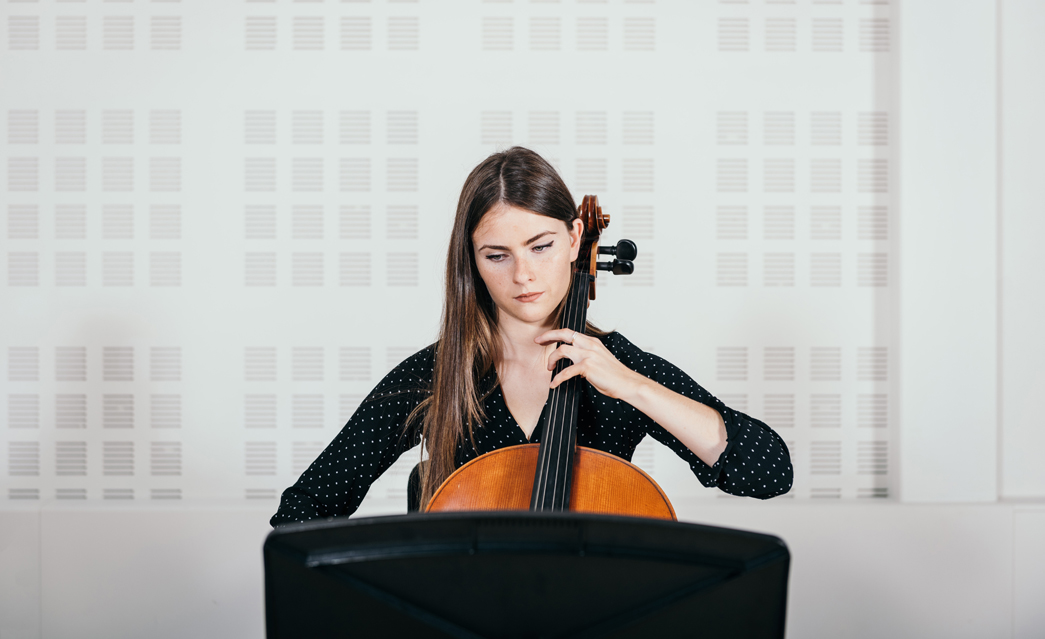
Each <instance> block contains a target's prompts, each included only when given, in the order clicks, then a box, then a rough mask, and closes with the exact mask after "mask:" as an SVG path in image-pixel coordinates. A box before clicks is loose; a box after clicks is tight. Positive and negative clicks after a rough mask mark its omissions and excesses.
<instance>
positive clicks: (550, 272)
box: [472, 204, 583, 327]
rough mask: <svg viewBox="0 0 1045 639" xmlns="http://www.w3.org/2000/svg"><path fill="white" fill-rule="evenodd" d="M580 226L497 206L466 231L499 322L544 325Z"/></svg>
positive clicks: (566, 274)
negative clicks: (513, 321) (514, 321)
mask: <svg viewBox="0 0 1045 639" xmlns="http://www.w3.org/2000/svg"><path fill="white" fill-rule="evenodd" d="M582 228H583V224H582V222H581V221H580V220H574V221H573V224H572V225H571V226H567V224H566V223H565V222H563V221H562V220H557V219H555V218H553V217H547V216H544V215H538V214H537V213H534V212H533V211H528V210H526V209H520V208H516V207H514V206H508V205H504V204H500V205H498V206H495V207H494V208H492V209H490V210H489V211H488V212H487V213H486V215H484V216H483V219H482V220H480V221H479V226H477V227H476V229H475V231H474V232H473V233H472V246H473V248H474V251H475V264H476V266H477V267H478V269H479V275H480V276H481V277H482V278H483V282H484V283H485V284H486V288H487V290H488V291H490V297H492V298H493V301H494V304H496V305H497V309H498V313H499V320H503V319H505V315H507V316H509V317H512V318H514V319H516V320H519V321H520V322H524V323H527V324H537V325H540V326H542V327H543V326H545V325H546V324H547V322H548V321H549V320H550V316H551V315H552V313H554V312H555V309H556V308H557V307H558V306H559V302H561V301H562V299H563V298H564V297H565V296H566V292H567V291H568V290H569V288H570V263H571V262H573V261H574V260H576V259H577V254H578V253H579V252H580V248H581V243H580V239H581V230H582Z"/></svg>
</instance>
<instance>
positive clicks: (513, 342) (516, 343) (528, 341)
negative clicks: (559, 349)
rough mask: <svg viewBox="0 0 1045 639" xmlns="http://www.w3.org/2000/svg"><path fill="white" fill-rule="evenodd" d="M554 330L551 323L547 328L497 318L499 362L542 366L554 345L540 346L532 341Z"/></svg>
mask: <svg viewBox="0 0 1045 639" xmlns="http://www.w3.org/2000/svg"><path fill="white" fill-rule="evenodd" d="M553 328H555V326H554V325H553V323H552V322H549V324H548V325H547V326H541V325H539V324H529V323H526V322H520V321H519V320H517V319H515V318H512V317H507V316H506V315H502V316H501V317H500V318H498V322H497V333H498V336H499V337H500V339H501V360H502V361H504V362H513V363H531V364H534V363H540V364H542V365H543V364H544V363H545V362H547V360H548V356H549V355H550V354H551V352H552V351H553V350H555V345H554V344H548V345H542V344H538V343H537V342H536V341H534V340H535V339H536V338H537V336H538V335H541V334H542V333H545V332H547V331H550V330H552V329H553Z"/></svg>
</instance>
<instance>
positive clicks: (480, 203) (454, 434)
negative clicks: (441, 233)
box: [414, 146, 577, 509]
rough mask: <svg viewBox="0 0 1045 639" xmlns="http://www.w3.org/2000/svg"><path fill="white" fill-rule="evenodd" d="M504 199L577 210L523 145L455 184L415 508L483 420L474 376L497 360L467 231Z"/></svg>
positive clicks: (565, 217)
mask: <svg viewBox="0 0 1045 639" xmlns="http://www.w3.org/2000/svg"><path fill="white" fill-rule="evenodd" d="M498 204H506V205H510V206H514V207H518V208H521V209H526V210H528V211H533V212H534V213H538V214H540V215H545V216H547V217H551V218H555V219H557V220H562V222H563V223H564V224H566V225H567V226H569V225H570V224H571V223H572V222H573V220H574V218H576V217H577V210H576V208H575V205H574V202H573V196H572V195H570V190H569V189H568V188H566V183H565V182H563V181H562V178H561V177H559V174H558V173H557V172H556V171H555V169H554V168H553V167H552V165H551V164H549V163H548V162H547V161H545V160H544V158H542V157H541V156H539V155H537V154H536V153H534V152H533V151H531V150H529V149H525V148H523V147H518V146H516V147H512V148H510V149H508V150H506V151H502V152H500V153H495V154H493V155H491V156H490V157H488V158H486V159H485V160H483V162H482V163H480V164H479V166H477V167H475V169H473V170H472V172H471V174H469V175H468V179H466V180H465V182H464V187H463V188H462V189H461V197H460V199H459V200H458V202H457V215H456V217H455V219H454V227H453V231H452V232H451V235H450V247H449V250H448V252H447V257H446V293H445V295H446V296H445V299H444V303H443V316H442V326H441V328H440V330H439V341H438V342H437V344H436V355H435V370H434V373H433V377H432V393H431V395H429V397H428V398H427V399H426V400H425V401H424V402H423V404H422V405H421V406H418V408H417V410H416V411H415V413H414V415H415V416H416V415H417V414H420V412H421V411H422V410H423V411H424V421H423V427H422V433H423V440H424V445H425V447H426V448H427V450H428V456H429V459H428V463H426V464H422V467H421V508H422V509H424V507H425V506H426V505H427V504H428V500H429V499H431V497H432V495H433V493H435V491H436V489H437V488H439V485H440V484H442V483H443V481H444V480H445V479H446V478H447V477H449V476H450V475H451V474H452V473H453V472H454V469H455V467H456V464H455V457H456V452H457V448H458V446H459V445H460V444H462V443H463V442H464V441H465V439H466V438H467V440H468V442H469V443H470V444H471V445H472V446H473V448H474V447H475V438H474V432H475V428H476V426H477V425H478V424H480V423H482V420H483V417H484V414H483V399H484V398H483V397H480V388H479V381H480V380H481V379H482V378H483V377H484V376H485V375H486V374H487V373H489V372H490V369H491V368H492V367H494V366H496V364H497V362H498V361H499V360H500V355H501V353H500V342H499V341H498V338H497V309H496V306H495V305H494V302H493V298H491V297H490V293H489V291H488V290H487V289H486V284H485V283H483V280H482V278H481V277H480V275H479V269H478V267H476V264H475V253H474V250H473V246H472V233H473V232H474V231H475V229H476V227H477V226H478V225H479V222H480V221H481V220H482V218H483V216H484V215H486V213H487V212H488V211H490V209H492V208H494V207H495V206H497V205H498Z"/></svg>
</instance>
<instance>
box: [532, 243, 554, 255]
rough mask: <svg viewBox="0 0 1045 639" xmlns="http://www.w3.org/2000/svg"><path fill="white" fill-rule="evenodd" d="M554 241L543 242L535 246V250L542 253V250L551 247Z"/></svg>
mask: <svg viewBox="0 0 1045 639" xmlns="http://www.w3.org/2000/svg"><path fill="white" fill-rule="evenodd" d="M554 243H555V242H548V243H547V244H541V245H540V246H535V247H533V250H535V251H537V252H538V253H541V252H542V251H544V249H546V248H550V247H551V245H552V244H554Z"/></svg>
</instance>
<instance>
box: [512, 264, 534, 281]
mask: <svg viewBox="0 0 1045 639" xmlns="http://www.w3.org/2000/svg"><path fill="white" fill-rule="evenodd" d="M532 280H533V265H532V264H530V261H529V260H526V259H521V260H516V261H515V282H516V283H517V284H521V283H523V282H530V281H532Z"/></svg>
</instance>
